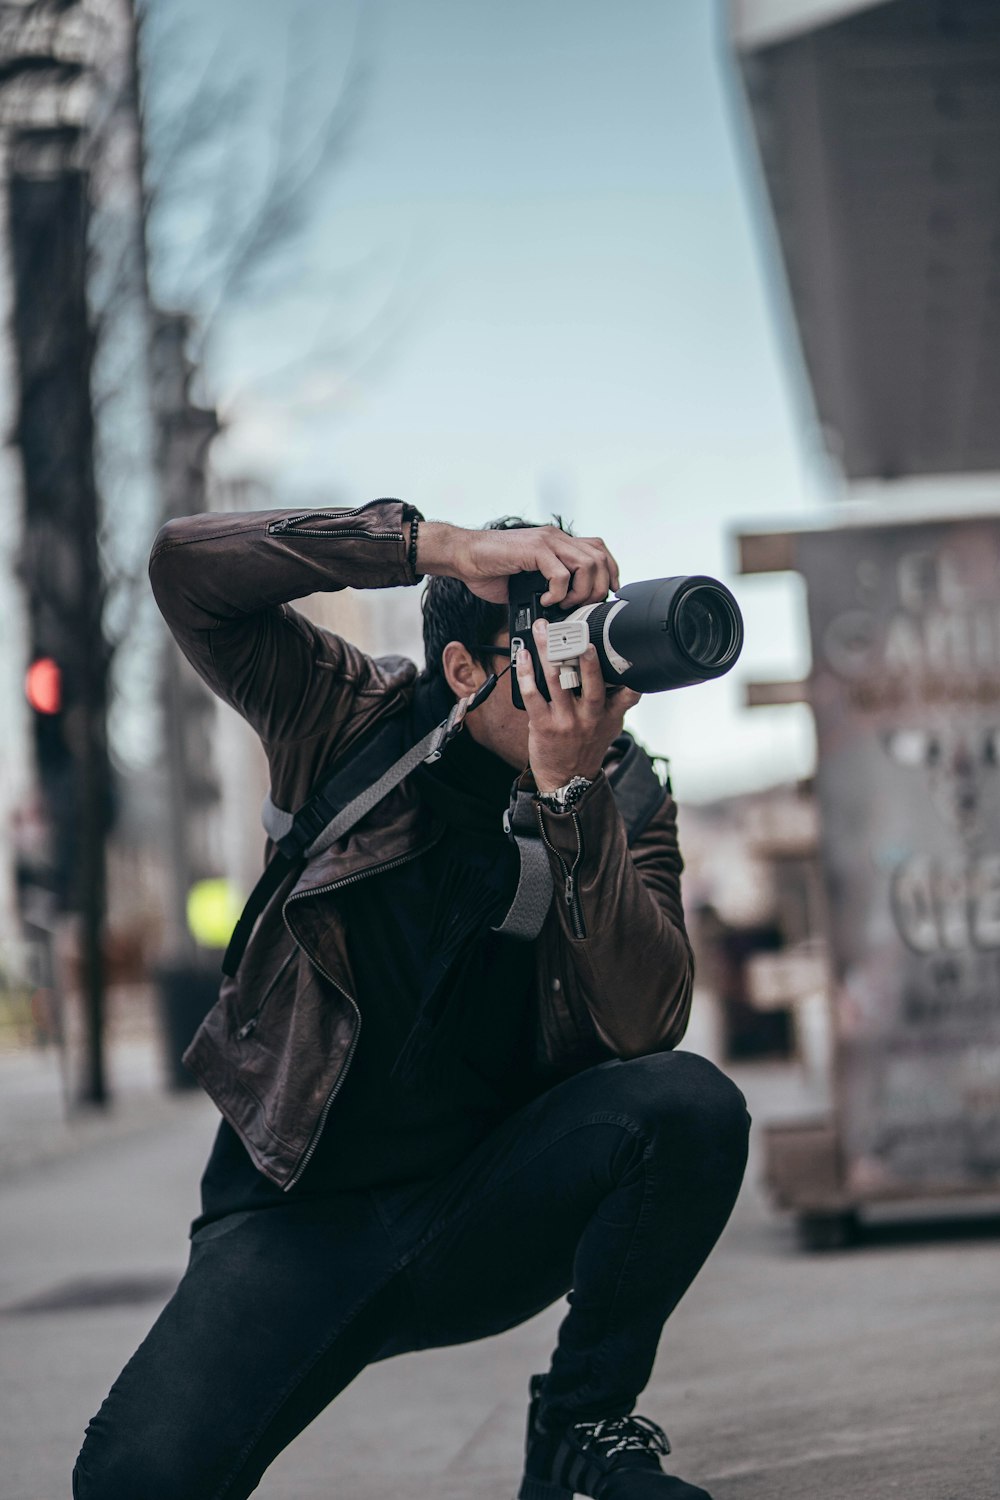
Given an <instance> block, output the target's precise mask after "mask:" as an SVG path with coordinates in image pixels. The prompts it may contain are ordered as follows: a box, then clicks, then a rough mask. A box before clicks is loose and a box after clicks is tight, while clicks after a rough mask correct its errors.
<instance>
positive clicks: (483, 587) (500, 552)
mask: <svg viewBox="0 0 1000 1500" xmlns="http://www.w3.org/2000/svg"><path fill="white" fill-rule="evenodd" d="M407 540H408V538H407ZM417 572H418V573H428V574H434V575H440V576H443V577H447V578H459V579H461V581H462V582H463V583H464V584H465V586H466V588H468V589H469V590H470V591H471V592H472V593H473V594H478V596H479V598H480V599H487V600H489V602H490V603H491V604H506V603H507V597H508V579H509V578H510V577H511V576H512V575H513V574H514V573H535V572H537V573H542V574H543V575H544V576H545V577H546V578H547V579H548V582H549V587H548V591H547V592H546V593H544V594H543V595H542V597H541V602H542V605H543V606H545V607H548V606H549V605H558V606H559V608H560V609H575V608H576V607H577V606H578V605H582V604H596V603H600V602H601V600H603V599H606V598H607V595H608V590H609V589H612V590H613V589H617V588H618V587H619V582H620V580H619V576H618V564H617V563H616V562H615V560H614V558H613V557H612V555H611V553H610V552H609V551H608V549H607V547H606V546H605V545H604V543H603V542H602V540H601V538H600V537H596V536H590V537H579V536H568V535H567V534H566V532H565V531H560V530H559V528H558V526H525V527H518V528H517V529H516V530H511V531H488V530H487V531H470V530H467V529H466V528H464V527H462V526H450V525H449V524H448V523H447V522H445V521H421V522H420V524H419V529H418V531H417Z"/></svg>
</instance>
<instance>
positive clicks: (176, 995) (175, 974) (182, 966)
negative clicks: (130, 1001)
mask: <svg viewBox="0 0 1000 1500" xmlns="http://www.w3.org/2000/svg"><path fill="white" fill-rule="evenodd" d="M154 978H155V983H156V993H157V1009H158V1011H159V1017H160V1035H161V1038H162V1043H163V1059H164V1067H165V1073H166V1083H167V1087H168V1088H169V1089H178V1090H179V1089H195V1088H197V1087H198V1082H197V1079H196V1078H195V1077H194V1076H193V1074H191V1073H189V1072H188V1070H187V1068H185V1066H184V1064H183V1062H182V1061H181V1057H182V1056H183V1053H184V1051H185V1049H186V1047H187V1045H188V1043H189V1042H190V1040H191V1038H192V1037H193V1036H194V1034H195V1032H196V1031H197V1030H198V1027H199V1026H200V1025H201V1023H202V1021H203V1020H204V1019H205V1016H206V1015H207V1014H208V1012H209V1011H210V1010H211V1008H212V1006H213V1005H214V1004H215V1002H216V1000H217V999H218V998H219V985H220V983H221V979H220V975H219V968H218V964H217V963H211V964H209V963H204V962H202V963H192V962H190V961H187V962H184V963H174V964H160V965H158V966H157V968H156V970H155V971H154Z"/></svg>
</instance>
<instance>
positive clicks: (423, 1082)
mask: <svg viewBox="0 0 1000 1500" xmlns="http://www.w3.org/2000/svg"><path fill="white" fill-rule="evenodd" d="M504 686H505V684H504V685H501V687H499V688H498V689H497V691H499V692H502V691H503V690H504ZM418 689H419V690H418V693H417V696H416V699H415V703H414V710H413V733H414V736H415V737H416V736H417V735H418V734H420V733H423V732H424V731H425V729H426V728H428V727H430V726H431V725H432V724H433V723H435V722H438V720H439V719H440V718H442V717H443V716H444V712H446V711H447V708H448V707H449V706H450V702H451V698H450V695H448V696H447V697H444V696H442V694H441V693H440V689H437V690H436V691H433V692H432V691H431V689H429V688H426V687H424V686H423V685H421V684H418ZM413 775H414V779H415V784H416V785H417V786H418V788H419V790H420V792H421V795H422V796H424V797H426V799H427V800H428V801H429V802H430V803H431V805H432V807H433V808H434V811H435V812H436V813H437V814H438V816H439V817H441V818H442V819H443V820H444V822H445V831H444V833H443V835H442V836H441V838H440V839H439V840H438V841H437V842H436V843H435V844H434V845H433V846H432V847H431V848H430V849H428V850H426V851H425V852H424V853H423V854H422V855H419V856H418V857H417V858H416V859H413V860H410V861H408V862H406V863H405V864H403V865H400V866H397V867H396V868H395V869H390V870H385V871H382V872H381V873H378V874H375V875H372V876H370V877H367V878H365V879H363V880H361V881H359V882H357V884H354V885H350V886H346V887H344V889H343V890H342V891H341V892H339V893H337V897H336V899H337V900H338V903H339V905H340V907H341V910H342V911H343V913H344V917H345V928H346V933H347V944H348V952H349V956H350V960H351V968H352V971H353V976H354V986H355V994H356V999H357V1001H358V1007H359V1009H360V1011H361V1016H362V1024H361V1028H360V1031H359V1032H358V1037H357V1043H356V1047H355V1052H354V1056H353V1058H352V1061H351V1063H350V1067H349V1068H348V1071H347V1074H346V1076H345V1077H344V1079H343V1083H342V1085H341V1087H340V1089H339V1091H338V1093H337V1096H336V1098H335V1099H334V1101H333V1104H332V1106H331V1108H330V1112H329V1115H328V1117H327V1120H326V1124H325V1126H324V1127H323V1129H322V1131H321V1133H320V1136H319V1139H318V1141H317V1143H316V1147H315V1150H314V1153H313V1155H312V1157H311V1159H310V1161H309V1164H308V1165H307V1167H306V1169H305V1171H304V1172H303V1174H302V1176H301V1178H300V1179H299V1181H298V1182H297V1183H296V1185H295V1187H294V1188H292V1189H290V1190H289V1191H288V1192H286V1191H284V1190H282V1189H280V1188H278V1187H276V1186H275V1185H274V1184H273V1183H272V1182H270V1181H269V1180H268V1179H267V1178H266V1177H264V1176H263V1175H262V1174H261V1173H260V1172H258V1171H257V1170H256V1168H255V1167H254V1166H253V1163H252V1162H251V1160H250V1158H249V1156H248V1155H247V1153H246V1151H245V1149H244V1147H243V1145H242V1143H241V1141H240V1140H239V1137H238V1136H237V1135H236V1133H235V1132H234V1131H233V1130H232V1128H231V1127H230V1126H229V1125H228V1124H227V1123H226V1122H225V1121H223V1122H222V1123H221V1125H220V1127H219V1132H218V1135H217V1137H216V1141H215V1145H214V1148H213V1150H212V1154H211V1156H210V1158H209V1161H208V1165H207V1167H206V1170H205V1174H204V1177H203V1179H202V1209H203V1212H202V1216H201V1218H200V1219H199V1220H197V1221H196V1225H195V1227H197V1226H198V1225H200V1224H202V1223H206V1222H208V1221H209V1220H210V1219H214V1218H217V1217H219V1216H220V1215H222V1214H225V1213H231V1212H233V1211H234V1210H237V1209H242V1208H248V1207H252V1206H263V1205H266V1204H268V1203H279V1202H287V1201H288V1199H289V1198H290V1197H291V1196H292V1195H297V1196H303V1197H307V1196H317V1195H322V1194H325V1193H329V1192H336V1191H340V1190H343V1189H354V1188H365V1187H375V1186H380V1185H390V1184H398V1183H403V1182H407V1181H413V1180H416V1179H419V1178H427V1177H432V1176H436V1175H438V1174H440V1173H442V1172H445V1171H447V1170H448V1169H449V1168H450V1167H452V1166H454V1165H456V1164H457V1163H458V1162H459V1161H460V1160H461V1159H462V1158H463V1157H464V1156H465V1155H467V1154H468V1152H469V1151H470V1150H472V1149H473V1148H474V1147H475V1146H476V1145H477V1144H478V1142H479V1141H480V1140H482V1139H483V1137H484V1136H485V1135H486V1134H488V1132H489V1131H490V1130H491V1129H492V1128H493V1127H494V1126H495V1125H496V1124H498V1123H499V1121H500V1120H502V1119H503V1118H504V1117H505V1116H506V1115H507V1114H509V1113H511V1112H512V1111H513V1110H515V1109H517V1108H518V1107H519V1106H520V1105H521V1104H523V1103H525V1102H527V1100H528V1099H529V1098H531V1097H532V1094H533V1093H534V1092H535V1091H536V1089H537V1084H536V1083H535V1082H534V1078H533V1073H532V1050H533V1026H532V1022H533V1017H534V1006H533V1003H532V1001H533V992H534V944H533V943H525V942H521V941H518V940H516V939H513V938H509V937H501V936H500V935H499V934H497V933H495V932H493V931H491V930H490V929H491V927H492V926H493V925H495V924H496V923H498V922H499V921H500V920H501V919H502V917H503V914H504V912H505V911H506V910H507V908H508V907H509V905H510V902H511V900H512V899H513V894H514V890H515V888H516V885H517V878H518V856H517V850H516V848H515V846H514V845H513V844H512V843H511V841H510V840H509V839H508V838H507V836H506V834H505V833H504V831H503V826H502V817H503V812H504V809H505V808H506V807H507V805H508V802H509V797H510V789H511V785H512V783H513V781H514V780H515V778H516V775H517V772H516V770H515V769H514V768H513V767H511V766H509V765H507V764H506V763H505V762H504V761H502V760H501V759H500V758H499V757H498V756H496V755H493V754H492V753H491V752H490V751H488V750H485V749H483V748H482V747H481V746H480V745H478V744H476V742H475V741H474V740H473V738H472V736H471V734H470V733H469V732H468V728H465V729H463V730H462V732H461V733H460V734H459V735H458V736H457V738H456V739H455V740H454V741H453V742H452V744H451V745H450V746H449V747H448V749H447V750H446V751H445V753H444V755H443V756H442V758H441V760H440V761H439V762H437V763H436V765H434V766H432V767H427V766H422V767H420V768H419V770H418V771H417V772H415V773H413Z"/></svg>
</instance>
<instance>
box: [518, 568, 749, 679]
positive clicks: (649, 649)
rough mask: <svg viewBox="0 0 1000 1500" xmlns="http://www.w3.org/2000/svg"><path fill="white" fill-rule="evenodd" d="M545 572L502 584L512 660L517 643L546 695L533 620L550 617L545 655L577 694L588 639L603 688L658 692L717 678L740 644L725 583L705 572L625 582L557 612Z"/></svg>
mask: <svg viewBox="0 0 1000 1500" xmlns="http://www.w3.org/2000/svg"><path fill="white" fill-rule="evenodd" d="M548 587H549V584H548V580H547V579H546V578H545V575H544V574H543V573H537V572H535V573H516V574H514V576H513V577H512V578H511V579H510V582H509V586H508V600H509V615H508V623H509V626H510V650H511V661H513V660H514V658H515V656H516V654H517V650H518V647H519V646H524V647H525V649H526V650H527V651H528V652H529V654H530V656H531V661H532V666H533V668H534V673H535V682H536V683H537V685H538V690H539V692H540V693H541V694H542V695H543V697H544V698H546V700H547V699H548V698H549V690H548V683H547V682H546V680H545V674H544V672H543V670H542V665H541V660H540V657H539V651H538V643H537V642H536V640H535V637H534V634H533V631H532V626H533V625H534V622H535V620H537V619H539V618H543V619H545V620H547V621H548V626H549V628H548V646H547V651H548V658H549V661H550V662H554V661H558V662H560V663H561V667H560V673H559V681H560V685H561V686H562V687H563V688H566V689H569V690H573V691H575V692H579V690H580V674H579V658H580V656H581V655H582V653H583V652H584V651H585V650H586V648H587V645H588V644H589V643H590V642H593V644H594V645H595V646H596V648H597V657H598V661H599V662H600V665H601V675H602V676H603V678H604V681H605V683H606V684H607V686H608V687H609V688H616V687H630V688H633V689H634V690H635V691H636V692H639V693H656V692H664V691H666V690H668V689H670V688H677V687H689V686H691V685H692V684H694V683H696V682H706V681H709V680H711V679H712V678H715V677H721V676H722V674H723V673H724V672H728V671H729V669H730V668H731V667H732V666H733V665H734V664H735V662H736V660H737V658H738V657H739V654H740V651H741V650H742V649H743V617H742V615H741V614H740V608H739V605H738V604H737V602H736V600H735V598H734V597H733V595H732V594H731V593H730V591H729V589H727V588H726V586H725V585H724V584H722V583H720V582H719V581H718V579H715V578H709V577H707V576H705V575H703V574H694V575H682V576H680V577H675V578H654V579H648V580H645V581H643V582H641V583H630V584H626V585H625V586H624V587H623V588H620V589H619V590H618V592H617V594H615V595H613V596H612V597H611V598H610V599H605V600H602V601H600V602H599V603H596V604H584V605H581V606H579V607H578V608H576V609H571V610H563V609H560V608H559V607H558V606H557V605H549V606H547V607H546V608H543V607H542V604H541V596H542V595H543V594H544V593H547V592H548ZM510 675H511V691H512V694H513V700H514V705H515V707H516V708H523V707H524V700H523V699H522V697H521V689H520V686H519V684H518V681H517V673H516V672H511V674H510Z"/></svg>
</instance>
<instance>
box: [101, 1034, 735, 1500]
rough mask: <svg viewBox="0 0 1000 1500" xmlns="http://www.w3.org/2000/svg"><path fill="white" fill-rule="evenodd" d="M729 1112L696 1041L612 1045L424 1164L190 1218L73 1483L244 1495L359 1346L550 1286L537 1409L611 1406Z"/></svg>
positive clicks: (210, 1498)
mask: <svg viewBox="0 0 1000 1500" xmlns="http://www.w3.org/2000/svg"><path fill="white" fill-rule="evenodd" d="M748 1125H749V1117H748V1115H747V1112H746V1106H745V1101H744V1099H743V1096H742V1094H741V1093H740V1092H739V1090H738V1089H737V1088H736V1087H735V1085H734V1084H732V1083H731V1082H730V1081H729V1080H728V1079H727V1078H726V1077H725V1076H724V1075H723V1074H722V1073H720V1072H719V1070H718V1069H717V1068H715V1067H714V1066H713V1065H712V1064H711V1063H709V1062H706V1061H705V1060H704V1059H703V1058H700V1057H697V1056H695V1055H694V1054H692V1053H686V1052H665V1053H657V1054H655V1055H653V1056H650V1057H642V1058H636V1059H633V1060H630V1061H612V1062H607V1063H603V1064H601V1065H600V1066H599V1067H596V1068H590V1069H588V1070H587V1071H586V1072H583V1073H579V1074H577V1075H576V1076H575V1077H573V1078H569V1079H567V1080H566V1081H565V1082H563V1083H560V1084H558V1085H557V1086H556V1087H555V1088H553V1089H551V1090H550V1091H548V1092H547V1093H545V1094H542V1095H541V1096H540V1097H539V1098H537V1099H535V1100H534V1101H532V1103H530V1104H529V1105H528V1106H526V1107H525V1108H524V1109H522V1110H519V1111H518V1112H517V1113H516V1114H515V1115H512V1116H511V1117H510V1118H509V1119H508V1120H506V1121H505V1122H504V1123H503V1124H502V1125H501V1126H500V1127H499V1128H498V1129H497V1130H495V1131H494V1132H493V1133H492V1134H491V1135H490V1136H489V1137H488V1138H487V1139H486V1140H485V1141H483V1142H482V1144H481V1145H480V1146H478V1147H477V1148H476V1149H475V1150H474V1151H473V1152H472V1153H471V1155H469V1156H468V1157H467V1158H466V1159H465V1160H464V1161H463V1162H462V1163H461V1165H460V1166H459V1167H458V1168H457V1169H456V1170H454V1171H452V1172H450V1173H448V1174H446V1175H445V1176H443V1177H439V1178H436V1179H433V1180H431V1181H426V1182H420V1183H413V1184H409V1185H407V1186H406V1187H404V1188H394V1189H389V1190H387V1189H378V1190H376V1191H364V1192H349V1193H347V1192H345V1193H338V1194H336V1195H333V1196H331V1197H329V1198H327V1199H323V1200H311V1201H308V1202H307V1201H302V1202H289V1203H288V1204H287V1205H285V1204H280V1205H278V1206H276V1207H268V1208H262V1209H258V1210H253V1211H251V1212H249V1213H234V1214H231V1215H229V1216H228V1217H227V1218H224V1219H220V1220H218V1221H216V1222H214V1223H210V1224H209V1225H207V1226H206V1227H205V1228H204V1229H202V1230H200V1231H199V1232H198V1233H197V1235H196V1236H195V1238H194V1240H193V1242H192V1246H191V1259H190V1264H189V1266H188V1270H187V1272H186V1274H185V1275H184V1277H183V1279H182V1281H181V1283H180V1285H179V1287H178V1288H177V1291H176V1293H175V1295H174V1296H173V1298H172V1299H171V1301H170V1302H169V1303H168V1304H167V1306H166V1307H165V1308H164V1310H163V1312H162V1313H161V1315H160V1317H159V1318H158V1319H157V1321H156V1323H155V1324H154V1326H153V1328H152V1330H151V1331H150V1333H149V1335H148V1337H147V1338H146V1339H145V1341H144V1342H143V1344H142V1345H141V1346H140V1348H139V1349H138V1351H137V1352H136V1353H135V1355H134V1356H133V1357H132V1359H131V1360H130V1361H129V1363H128V1364H127V1365H126V1367H125V1369H124V1370H123V1371H122V1373H121V1375H120V1376H119V1377H118V1379H117V1381H116V1382H115V1384H114V1386H113V1387H112V1389H111V1392H110V1394H109V1395H108V1397H107V1399H106V1400H105V1402H104V1404H103V1406H102V1407H101V1409H100V1411H99V1412H98V1414H97V1416H96V1417H94V1418H93V1420H92V1422H91V1423H90V1425H89V1427H88V1429H87V1436H86V1440H85V1442H84V1445H83V1449H82V1451H81V1453H80V1456H79V1459H78V1460H77V1466H76V1469H75V1471H74V1475H73V1494H74V1496H75V1497H76V1500H137V1497H140V1496H141V1497H142V1500H237V1497H242V1496H246V1495H249V1494H250V1492H251V1491H252V1490H253V1489H254V1488H255V1487H256V1485H257V1484H258V1482H259V1480H260V1478H261V1475H262V1474H263V1473H264V1471H265V1469H266V1468H267V1466H268V1464H270V1463H271V1462H272V1461H273V1459H274V1458H275V1457H276V1456H277V1455H278V1453H280V1452H281V1450H282V1449H283V1448H284V1447H286V1446H287V1444H288V1443H289V1442H291V1440H292V1439H293V1438H294V1437H295V1436H296V1434H297V1433H299V1432H301V1430H302V1429H303V1427H305V1426H306V1425H307V1424H308V1423H309V1422H310V1421H312V1419H313V1418H314V1417H315V1416H316V1415H317V1414H318V1413H319V1412H320V1411H321V1410H322V1409H323V1407H324V1406H326V1405H327V1404H328V1403H329V1402H330V1401H331V1400H332V1399H333V1398H334V1397H335V1396H336V1395H337V1393H338V1392H339V1391H341V1390H343V1388H344V1387H345V1386H346V1385H347V1384H348V1383H349V1382H350V1381H351V1380H353V1378H354V1377H355V1376H356V1375H357V1374H358V1373H359V1372H360V1371H361V1370H362V1369H363V1368H364V1366H365V1365H367V1364H370V1363H372V1362H374V1361H375V1360H378V1359H385V1358H387V1357H389V1356H390V1355H393V1354H401V1353H404V1352H407V1351H409V1350H414V1349H426V1348H430V1347H433V1346H438V1345H442V1344H455V1343H465V1342H467V1341H469V1340H471V1339H478V1338H484V1337H486V1336H487V1335H489V1334H495V1333H500V1332H501V1331H502V1330H504V1329H506V1328H511V1327H513V1326H514V1325H515V1324H517V1323H521V1322H523V1321H524V1320H525V1319H526V1318H529V1317H531V1316H533V1315H534V1314H535V1313H536V1312H539V1311H540V1310H541V1309H542V1308H544V1307H547V1306H548V1305H549V1304H550V1303H552V1302H554V1301H556V1300H557V1299H558V1298H559V1297H561V1296H563V1294H564V1293H566V1292H567V1291H568V1292H569V1311H568V1313H567V1315H566V1317H565V1318H564V1320H563V1322H562V1325H561V1327H560V1330H559V1338H558V1343H557V1347H556V1350H555V1353H554V1355H553V1358H552V1363H551V1367H550V1377H549V1380H548V1382H547V1389H546V1398H545V1407H546V1412H547V1415H548V1416H549V1417H551V1418H552V1419H554V1420H556V1421H560V1420H569V1419H572V1420H577V1421H582V1420H585V1419H590V1420H593V1419H596V1418H598V1417H603V1416H618V1415H624V1414H625V1413H626V1412H629V1411H631V1409H632V1407H633V1405H634V1403H635V1400H636V1397H637V1395H638V1394H639V1392H640V1391H641V1390H642V1389H643V1387H644V1386H645V1384H646V1381H647V1380H648V1378H649V1374H650V1370H651V1368H652V1364H653V1358H654V1355H655V1353H656V1347H657V1343H658V1341H659V1337H660V1333H661V1330H662V1327H663V1324H664V1321H665V1320H666V1318H667V1317H668V1316H669V1314H670V1313H671V1311H672V1310H673V1308H674V1307H675V1306H676V1304H677V1303H678V1301H679V1300H680V1298H681V1296H682V1295H683V1293H684V1292H685V1290H686V1289H687V1287H688V1286H689V1285H690V1284H691V1282H692V1280H693V1279H694V1277H695V1275H696V1274H697V1272H698V1270H699V1268H700V1267H701V1265H702V1263H703V1262H704V1260H705V1258H706V1256H707V1255H708V1254H709V1251H710V1250H711V1249H712V1246H713V1245H714V1244H715V1241H716V1240H717V1238H718V1236H719V1234H720V1233H721V1231H722V1228H723V1226H724V1225H725V1223H726V1220H727V1218H728V1217H729V1214H730V1211H731V1209H732V1206H733V1204H734V1202H735V1200H736V1195H737V1193H738V1191H739V1186H740V1182H741V1180H742V1176H743V1170H744V1166H745V1163H746V1149H747V1128H748ZM391 1422H392V1417H391V1413H389V1414H387V1416H386V1424H387V1427H390V1426H391Z"/></svg>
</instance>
